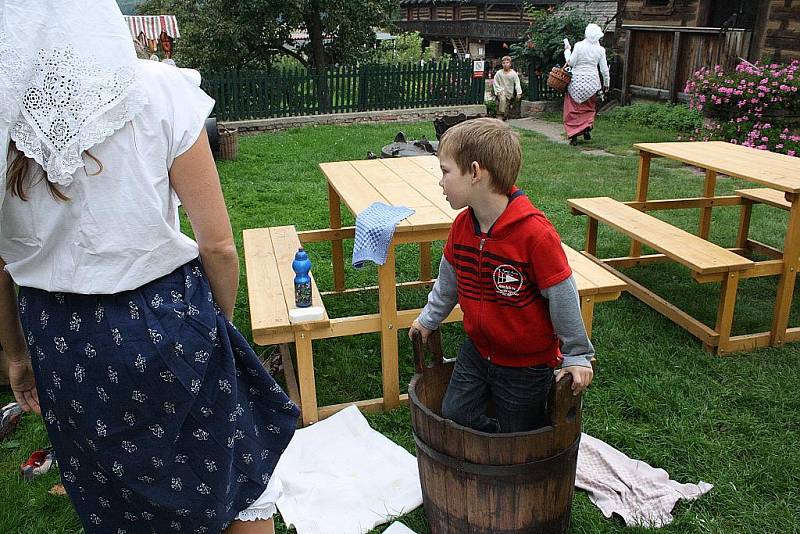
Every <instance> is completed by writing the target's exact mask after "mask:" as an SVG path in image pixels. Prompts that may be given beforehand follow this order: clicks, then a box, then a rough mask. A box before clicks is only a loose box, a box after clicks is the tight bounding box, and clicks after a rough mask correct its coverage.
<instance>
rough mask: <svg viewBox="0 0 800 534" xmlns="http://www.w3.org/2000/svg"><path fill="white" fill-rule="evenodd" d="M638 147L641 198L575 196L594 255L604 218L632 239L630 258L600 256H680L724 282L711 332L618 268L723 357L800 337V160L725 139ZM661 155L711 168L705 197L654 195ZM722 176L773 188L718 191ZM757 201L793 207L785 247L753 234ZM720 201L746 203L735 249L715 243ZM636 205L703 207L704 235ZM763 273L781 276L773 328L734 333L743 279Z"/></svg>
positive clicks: (615, 263)
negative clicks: (797, 312)
mask: <svg viewBox="0 0 800 534" xmlns="http://www.w3.org/2000/svg"><path fill="white" fill-rule="evenodd" d="M634 146H635V147H636V148H637V149H638V150H639V170H638V174H637V180H636V197H635V199H634V201H632V202H625V203H624V204H626V205H627V206H622V207H620V205H619V204H620V203H618V202H616V201H614V200H613V199H608V198H599V199H572V200H570V201H569V203H570V205H571V206H572V208H573V211H574V212H575V213H576V214H585V215H588V216H589V218H590V220H589V229H588V233H587V247H586V252H587V253H588V255H590V256H592V257H594V255H595V254H596V241H597V222H598V221H600V222H604V223H607V224H610V225H611V226H612V227H615V228H616V229H618V230H620V231H621V232H623V233H625V234H627V235H629V236H631V238H632V241H631V248H630V254H629V256H627V257H622V258H609V259H605V260H599V259H598V258H595V259H598V260H599V261H601V262H602V263H604V264H605V265H606V266H608V267H612V268H613V267H628V266H632V265H642V264H647V263H654V262H660V261H665V260H673V261H677V262H679V263H682V264H683V265H685V266H686V267H688V268H689V269H690V270H691V271H692V276H693V278H694V279H695V280H696V281H698V282H701V283H702V282H721V283H722V284H721V292H720V303H719V306H718V311H717V323H716V326H715V328H713V329H711V328H709V327H707V326H706V325H705V324H703V323H701V322H700V321H697V320H696V319H694V318H692V317H690V316H688V314H686V313H685V312H683V311H682V310H680V309H678V308H676V307H675V306H673V305H672V304H670V303H669V302H667V301H666V299H663V298H661V297H659V296H657V295H655V294H654V293H653V292H651V291H649V290H648V289H646V288H644V287H642V286H641V285H639V284H637V283H635V282H633V281H632V280H630V279H629V278H627V277H625V276H624V275H621V273H618V272H617V271H614V272H616V273H617V274H620V276H621V277H622V278H623V279H624V280H626V281H627V282H628V283H629V286H630V287H629V291H630V292H631V294H633V295H634V296H636V297H637V298H639V299H640V300H642V301H643V302H645V303H646V304H648V305H650V306H651V307H653V308H654V309H655V310H656V311H659V312H660V313H662V314H664V315H665V316H667V317H668V318H670V319H671V320H673V321H674V322H676V323H677V324H679V325H680V326H682V327H684V328H686V329H687V330H688V331H689V332H691V333H692V334H694V335H695V336H697V337H698V338H700V339H701V340H702V341H703V343H704V346H705V347H706V348H707V349H709V350H713V351H716V352H718V353H720V354H721V353H728V352H733V351H737V350H747V349H753V348H756V347H765V346H769V345H774V346H781V345H782V344H784V343H785V342H787V341H797V340H800V328H798V327H789V326H788V321H789V311H790V307H791V303H792V297H793V293H794V285H795V279H796V276H797V269H798V267H799V266H800V202H798V200H799V199H800V159H798V158H794V157H790V156H786V155H783V154H776V153H772V152H767V151H762V150H756V149H753V148H747V147H743V146H739V145H733V144H730V143H726V142H722V141H713V142H674V143H638V144H635V145H634ZM657 157H664V158H668V159H672V160H675V161H680V162H683V163H686V164H689V165H694V166H695V167H699V168H701V169H703V170H704V171H705V179H704V184H703V193H702V196H700V197H695V198H677V199H660V200H648V198H647V195H648V186H649V180H650V161H651V160H652V159H653V158H657ZM718 174H723V175H727V176H732V177H736V178H739V179H741V180H745V181H748V182H752V183H755V184H758V185H761V186H766V187H765V188H759V189H742V190H738V191H736V195H730V196H715V189H716V183H717V175H718ZM753 204H765V205H769V206H772V207H775V208H779V209H784V210H788V211H789V222H788V225H787V231H786V237H785V239H784V244H783V250H782V251H781V250H778V249H776V248H774V247H771V246H769V245H767V244H764V243H760V242H758V241H755V240H752V239H749V238H748V230H749V225H750V210H751V208H752V206H753ZM720 206H741V209H742V212H741V217H740V221H739V229H738V235H737V238H736V244H735V246H734V247H729V248H722V247H719V246H717V245H714V244H712V243H710V242H709V241H708V237H709V230H710V226H711V215H712V209H713V208H714V207H720ZM629 208H635V209H636V210H639V211H640V212H647V211H653V210H664V209H685V208H699V209H700V221H699V227H698V232H697V236H693V235H691V234H688V233H687V232H684V231H683V230H680V229H677V228H674V227H672V226H671V225H669V224H667V223H664V222H662V221H660V220H657V219H654V218H652V217H649V216H646V215H645V214H643V213H642V214H639V215H636V213H635V212H627V211H625V210H626V209H629ZM698 237H699V238H700V239H701V240H702V241H700V240H698V239H697V238H698ZM643 243H644V244H646V245H647V246H649V247H651V248H654V249H656V251H658V252H659V254H650V255H646V256H642V254H641V247H642V244H643ZM753 252H757V253H759V254H763V255H766V256H767V257H768V258H769V259H768V260H764V261H752V260H749V259H747V258H746V256H748V255H751V254H752V253H753ZM737 258H739V259H737ZM762 276H778V277H779V282H778V290H777V294H776V298H775V304H774V312H773V318H772V328H771V329H770V331H769V332H761V333H755V334H746V335H738V336H731V335H730V333H731V326H732V323H733V314H734V307H735V303H736V292H737V287H738V282H739V280H740V279H744V278H754V277H762Z"/></svg>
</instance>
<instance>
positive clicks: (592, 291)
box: [561, 243, 628, 296]
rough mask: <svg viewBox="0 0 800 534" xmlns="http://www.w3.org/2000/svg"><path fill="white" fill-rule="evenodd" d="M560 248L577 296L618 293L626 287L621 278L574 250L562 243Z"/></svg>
mask: <svg viewBox="0 0 800 534" xmlns="http://www.w3.org/2000/svg"><path fill="white" fill-rule="evenodd" d="M561 247H562V248H563V249H564V254H566V256H567V261H568V262H569V266H570V267H571V268H572V274H573V276H574V277H575V285H577V286H578V294H579V295H581V296H584V295H598V294H603V293H618V292H620V291H624V290H625V289H626V288H627V287H628V284H626V283H625V282H624V281H623V280H622V279H621V278H619V277H618V276H615V275H614V274H613V273H610V272H608V271H607V270H606V269H604V268H602V267H601V266H599V265H597V264H596V263H595V262H593V261H592V260H590V259H589V258H587V257H586V256H584V255H583V254H581V253H580V252H578V251H577V250H575V249H574V248H572V247H570V246H568V245H565V244H564V243H561Z"/></svg>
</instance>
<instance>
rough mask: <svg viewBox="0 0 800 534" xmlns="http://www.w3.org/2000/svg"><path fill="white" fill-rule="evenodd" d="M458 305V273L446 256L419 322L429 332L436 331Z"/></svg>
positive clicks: (440, 263) (440, 265) (441, 263)
mask: <svg viewBox="0 0 800 534" xmlns="http://www.w3.org/2000/svg"><path fill="white" fill-rule="evenodd" d="M457 303H458V286H457V284H456V271H455V269H453V266H452V265H450V262H448V261H447V260H446V259H445V257H444V256H442V261H441V262H439V276H438V277H437V278H436V283H434V284H433V289H431V292H430V293H428V303H427V304H426V305H425V307H424V308H423V309H422V313H420V314H419V322H420V324H421V325H422V326H424V327H425V328H427V329H429V330H436V329H437V328H439V325H440V324H441V322H442V321H444V320H445V319H446V318H447V316H448V315H450V312H451V311H453V308H454V307H455V305H456V304H457Z"/></svg>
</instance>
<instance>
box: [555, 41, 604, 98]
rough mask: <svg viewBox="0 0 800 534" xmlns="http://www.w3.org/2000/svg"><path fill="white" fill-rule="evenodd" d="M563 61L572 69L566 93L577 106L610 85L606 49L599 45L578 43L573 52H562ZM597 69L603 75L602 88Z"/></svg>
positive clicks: (585, 42) (584, 42)
mask: <svg viewBox="0 0 800 534" xmlns="http://www.w3.org/2000/svg"><path fill="white" fill-rule="evenodd" d="M564 59H565V60H566V61H567V63H568V64H569V66H570V67H572V80H571V81H570V84H569V86H567V91H568V92H569V96H571V97H572V99H573V100H575V102H577V103H579V104H580V103H581V102H585V101H587V100H589V99H590V98H591V97H592V95H593V94H595V93H596V92H598V91H599V90H600V89H602V88H603V87H608V86H609V85H611V77H610V76H609V73H608V63H607V62H606V49H605V48H603V47H602V46H600V45H599V44H592V43H589V42H587V41H586V40H583V41H578V42H577V43H575V49H574V50H572V51H570V50H564ZM598 67H600V72H601V73H602V75H603V85H602V86H601V85H600V76H599V75H598V73H597V68H598Z"/></svg>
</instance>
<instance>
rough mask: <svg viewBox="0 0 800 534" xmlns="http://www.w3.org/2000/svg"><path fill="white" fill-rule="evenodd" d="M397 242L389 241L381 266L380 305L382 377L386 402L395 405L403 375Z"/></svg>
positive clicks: (379, 281)
mask: <svg viewBox="0 0 800 534" xmlns="http://www.w3.org/2000/svg"><path fill="white" fill-rule="evenodd" d="M395 257H396V255H395V246H394V244H390V245H389V250H388V252H387V254H386V263H384V264H383V265H379V266H378V285H379V286H380V289H379V290H378V308H379V310H380V321H381V330H380V332H381V378H382V380H383V402H384V405H385V407H386V408H387V409H391V408H395V407H397V405H398V404H399V399H400V375H399V372H400V370H399V363H398V362H399V358H398V341H397V330H398V325H397V288H396V287H395V283H396V282H395V281H396V274H395V273H396V270H395Z"/></svg>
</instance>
